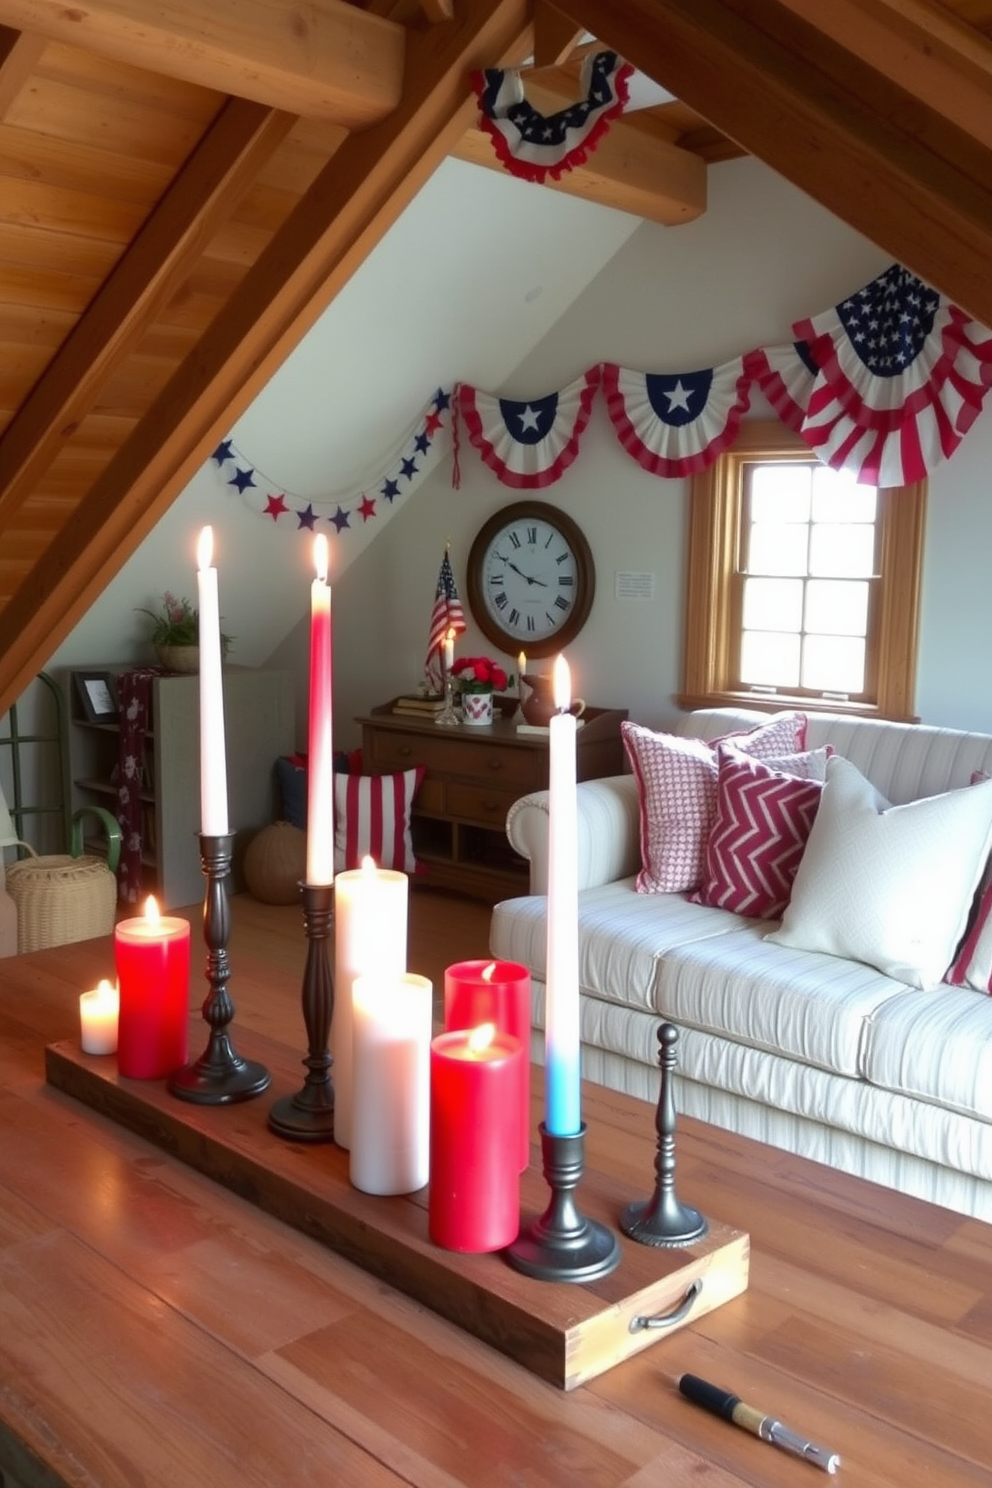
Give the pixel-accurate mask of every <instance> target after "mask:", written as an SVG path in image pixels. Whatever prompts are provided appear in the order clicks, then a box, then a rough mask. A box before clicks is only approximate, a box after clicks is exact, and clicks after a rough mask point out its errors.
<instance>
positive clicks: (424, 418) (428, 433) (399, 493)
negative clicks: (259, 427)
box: [211, 388, 451, 533]
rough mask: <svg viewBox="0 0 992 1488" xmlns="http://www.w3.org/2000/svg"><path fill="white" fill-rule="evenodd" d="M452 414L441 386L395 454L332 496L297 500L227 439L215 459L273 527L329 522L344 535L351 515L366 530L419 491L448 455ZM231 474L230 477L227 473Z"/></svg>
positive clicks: (313, 526)
mask: <svg viewBox="0 0 992 1488" xmlns="http://www.w3.org/2000/svg"><path fill="white" fill-rule="evenodd" d="M450 410H451V393H450V392H449V391H446V390H445V389H444V388H438V390H437V392H436V393H435V394H434V396H433V397H432V398H431V399H430V401H429V402H428V403H427V404H426V405H425V407H424V408H423V409H422V410H421V412H420V413H419V414H418V415H417V418H416V419H415V421H414V423H413V425H412V426H411V428H410V429H408V430H407V432H406V433H405V434H404V435H403V437H402V438H401V439H400V440H399V441H398V442H397V445H396V446H395V447H394V449H393V451H392V453H391V454H389V455H387V456H386V458H385V459H384V460H382V461H381V462H380V464H379V465H378V467H377V473H376V474H375V476H373V477H370V479H368V480H367V481H363V482H361V483H360V484H359V485H355V486H352V487H351V489H350V490H347V491H342V492H339V493H336V494H334V495H328V496H321V497H306V496H294V495H293V494H292V492H290V491H289V490H288V489H287V488H286V487H285V486H282V485H281V484H279V483H278V482H276V481H272V480H270V479H269V477H268V476H267V475H265V474H264V472H263V471H261V470H260V469H259V468H258V466H257V465H253V464H252V462H251V461H250V460H249V459H248V458H247V456H246V455H244V454H243V453H242V452H241V450H240V449H238V447H237V446H236V445H235V443H234V441H233V440H232V439H225V440H223V441H222V442H221V443H220V444H219V445H218V446H217V448H216V449H215V450H214V452H213V455H212V456H211V459H212V460H214V462H215V463H216V464H217V466H218V467H219V469H220V470H221V471H222V472H225V479H226V481H227V484H228V485H229V486H234V487H235V489H236V490H237V491H239V492H240V494H241V496H242V497H243V498H244V500H245V502H246V503H247V504H248V505H249V506H251V507H253V508H254V510H255V511H257V512H259V513H260V514H261V515H262V516H266V517H271V518H272V520H273V522H275V523H281V522H282V520H283V518H286V519H287V520H286V523H285V524H284V525H290V524H291V523H292V522H293V521H294V520H295V522H296V525H297V529H300V528H306V529H307V530H308V531H311V532H312V531H314V530H316V528H317V526H318V524H319V523H321V522H328V523H330V525H331V526H332V527H333V528H334V529H335V531H337V532H338V533H341V532H343V531H345V530H346V529H349V528H351V519H352V517H355V518H361V524H362V526H363V527H364V526H365V524H366V523H367V522H369V521H371V520H372V518H373V517H376V516H378V514H379V511H380V508H381V507H390V506H392V505H393V503H394V502H395V501H398V500H399V499H400V498H401V497H403V496H408V495H409V494H410V493H411V492H412V491H415V490H416V489H417V487H418V486H419V485H420V483H421V481H422V480H424V479H426V477H427V476H428V475H430V473H431V472H432V471H433V470H434V469H435V468H436V467H437V465H438V464H439V462H440V460H441V459H442V457H443V456H446V455H448V454H449V453H450V450H451V443H450V435H449V432H448V431H449V422H450V417H451V413H450ZM227 471H231V472H232V473H231V474H229V475H228V474H226V472H227Z"/></svg>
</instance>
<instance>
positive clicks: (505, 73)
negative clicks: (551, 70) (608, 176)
mask: <svg viewBox="0 0 992 1488" xmlns="http://www.w3.org/2000/svg"><path fill="white" fill-rule="evenodd" d="M633 71H634V69H633V67H631V65H630V63H629V62H623V61H621V59H620V58H619V57H618V56H617V54H616V52H595V53H593V52H590V53H589V54H588V55H587V56H586V58H585V60H584V61H583V63H582V74H581V86H582V88H583V90H584V94H585V96H584V97H583V98H581V99H580V100H579V101H578V102H577V103H573V104H570V105H569V106H568V108H564V109H560V110H559V111H558V113H556V114H547V115H545V114H539V113H538V111H537V109H535V108H534V107H533V105H532V104H529V103H528V102H527V100H526V98H525V97H524V85H523V82H522V81H521V77H520V73H519V72H517V71H514V70H504V69H502V68H496V67H490V68H486V70H485V71H484V72H474V73H473V74H472V85H473V87H474V88H475V91H476V94H477V96H478V99H479V109H480V113H481V118H480V124H481V126H482V128H483V129H484V130H485V131H486V133H487V134H488V135H489V136H490V138H491V139H492V142H493V147H494V149H495V151H496V154H497V156H498V157H499V159H500V162H501V163H502V164H503V165H504V166H505V167H506V169H507V170H508V171H509V172H510V173H511V174H512V175H514V176H522V177H523V178H524V180H526V181H544V180H545V179H546V177H548V176H550V177H551V179H552V180H553V181H557V179H558V177H559V176H560V175H561V174H562V172H563V171H569V170H574V169H575V168H576V167H577V166H580V165H584V164H585V162H586V160H587V159H588V158H589V155H590V154H591V152H592V151H593V150H594V149H595V147H596V145H597V144H598V142H599V140H600V139H602V137H603V135H604V134H605V133H606V131H607V130H608V129H609V127H610V121H611V120H612V119H615V118H616V117H617V116H618V115H619V114H622V113H623V111H624V109H625V108H626V106H627V100H628V97H629V93H628V86H627V84H628V79H629V78H630V76H631V74H632V73H633Z"/></svg>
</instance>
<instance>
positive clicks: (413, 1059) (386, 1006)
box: [349, 972, 433, 1194]
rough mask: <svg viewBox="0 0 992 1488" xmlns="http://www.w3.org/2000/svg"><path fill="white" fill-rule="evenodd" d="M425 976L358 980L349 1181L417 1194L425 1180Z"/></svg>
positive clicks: (428, 989)
mask: <svg viewBox="0 0 992 1488" xmlns="http://www.w3.org/2000/svg"><path fill="white" fill-rule="evenodd" d="M432 993H433V988H432V985H431V983H430V981H428V979H427V977H422V976H416V975H415V974H414V973H413V972H407V973H406V974H405V975H403V976H401V977H395V978H390V977H382V976H362V977H357V978H356V980H355V985H354V994H353V1016H354V1029H353V1033H354V1057H355V1090H354V1109H353V1116H354V1120H353V1124H352V1133H351V1157H350V1161H349V1172H350V1175H351V1181H352V1183H353V1184H354V1185H355V1187H356V1188H358V1189H361V1191H362V1192H363V1193H370V1194H403V1193H416V1191H417V1189H419V1188H423V1187H424V1185H425V1184H426V1182H427V1179H428V1177H429V1175H430V1094H431V1032H432V1026H431V1011H432V1002H433V997H432Z"/></svg>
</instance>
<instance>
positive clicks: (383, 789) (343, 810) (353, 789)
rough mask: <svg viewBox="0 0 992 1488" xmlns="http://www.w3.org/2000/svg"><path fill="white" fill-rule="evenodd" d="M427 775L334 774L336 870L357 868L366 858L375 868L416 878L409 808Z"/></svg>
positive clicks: (418, 770)
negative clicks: (390, 869) (396, 871)
mask: <svg viewBox="0 0 992 1488" xmlns="http://www.w3.org/2000/svg"><path fill="white" fill-rule="evenodd" d="M425 774H426V770H425V768H424V766H423V765H418V766H417V767H416V769H413V770H404V771H402V773H400V774H396V775H335V777H334V868H335V871H336V872H338V873H340V872H341V871H342V870H343V869H345V868H360V867H361V864H362V859H363V858H364V857H366V856H367V855H368V856H370V857H372V858H374V859H375V864H376V867H377V868H395V869H397V870H398V871H399V872H400V873H417V872H418V871H419V865H418V863H417V859H416V858H415V857H414V853H413V839H412V837H411V835H410V808H411V806H412V805H413V798H414V796H415V795H416V794H417V789H418V787H419V785H420V782H421V781H422V780H423V778H424V775H425Z"/></svg>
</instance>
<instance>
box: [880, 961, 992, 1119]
mask: <svg viewBox="0 0 992 1488" xmlns="http://www.w3.org/2000/svg"><path fill="white" fill-rule="evenodd" d="M865 1033H866V1036H865V1053H864V1074H865V1078H866V1079H868V1080H870V1081H871V1082H872V1084H873V1085H879V1086H881V1087H882V1088H883V1089H885V1090H894V1091H897V1092H899V1093H900V1094H901V1095H906V1096H912V1097H913V1098H914V1099H916V1100H923V1101H929V1102H931V1103H932V1104H934V1105H937V1106H946V1107H947V1108H948V1109H949V1110H952V1111H959V1112H961V1114H962V1115H965V1116H975V1117H978V1118H979V1119H980V1120H982V1121H988V1122H992V1003H990V1002H989V999H988V996H987V995H986V994H984V993H982V992H976V991H974V990H973V989H972V988H970V987H962V988H957V987H938V988H937V989H936V991H932V992H922V991H912V992H907V993H906V995H905V996H904V997H899V998H894V999H892V1000H891V1001H890V1002H888V1003H885V1004H884V1005H883V1006H881V1007H879V1008H877V1009H876V1010H875V1012H874V1013H873V1014H872V1016H871V1017H870V1018H869V1020H868V1023H867V1025H866V1031H865Z"/></svg>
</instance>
